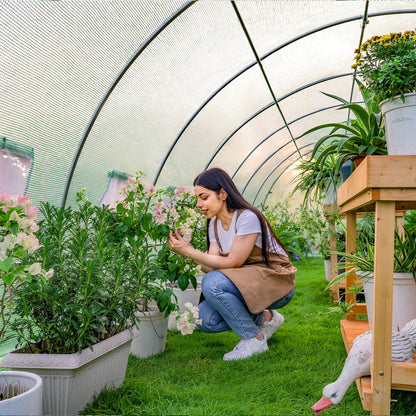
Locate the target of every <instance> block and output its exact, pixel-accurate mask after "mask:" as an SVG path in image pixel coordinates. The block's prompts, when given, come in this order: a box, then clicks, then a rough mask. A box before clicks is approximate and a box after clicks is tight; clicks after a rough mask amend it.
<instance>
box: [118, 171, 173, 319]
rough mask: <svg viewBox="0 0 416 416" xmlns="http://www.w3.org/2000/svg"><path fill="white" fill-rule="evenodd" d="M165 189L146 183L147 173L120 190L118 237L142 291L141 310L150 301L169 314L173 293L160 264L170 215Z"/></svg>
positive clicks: (129, 181)
mask: <svg viewBox="0 0 416 416" xmlns="http://www.w3.org/2000/svg"><path fill="white" fill-rule="evenodd" d="M165 197H166V194H165V191H164V190H163V189H156V188H155V186H153V185H148V184H146V181H145V177H144V174H143V173H142V172H137V173H136V176H135V177H129V178H128V180H127V184H126V185H125V186H122V187H121V198H120V200H119V201H118V203H117V206H116V211H117V215H118V218H119V227H118V234H119V235H120V238H122V239H123V240H124V241H125V243H126V245H127V247H128V249H129V250H130V254H131V255H130V256H129V259H128V264H129V267H130V270H131V274H132V275H133V276H134V279H136V281H137V284H138V286H140V287H141V288H142V291H141V292H140V293H139V296H138V298H139V299H140V302H141V309H143V310H148V308H149V305H150V303H151V302H153V301H154V302H156V304H157V307H158V309H159V310H160V311H161V312H165V313H166V315H168V314H169V313H170V312H171V311H173V310H174V308H175V305H174V304H173V303H172V302H171V297H172V294H173V291H172V289H171V288H168V287H166V286H165V285H164V283H165V280H166V279H165V274H164V271H163V270H162V268H161V265H160V263H159V262H158V253H159V251H160V250H161V247H163V246H164V244H166V240H167V237H168V235H169V226H168V224H167V216H166V214H165V212H164V211H163V206H164V199H165Z"/></svg>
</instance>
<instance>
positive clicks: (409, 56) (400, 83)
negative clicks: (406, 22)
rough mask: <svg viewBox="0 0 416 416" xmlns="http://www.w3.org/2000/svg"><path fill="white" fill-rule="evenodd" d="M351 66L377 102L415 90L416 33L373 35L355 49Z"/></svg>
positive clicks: (410, 31) (402, 96) (402, 95)
mask: <svg viewBox="0 0 416 416" xmlns="http://www.w3.org/2000/svg"><path fill="white" fill-rule="evenodd" d="M355 53H356V55H355V58H354V60H355V63H354V64H353V65H352V67H353V68H358V69H359V70H360V75H361V77H362V79H363V81H364V83H365V84H366V85H367V87H368V89H369V90H370V91H371V92H372V93H373V94H374V99H375V101H376V102H377V103H380V102H382V101H383V100H386V99H391V98H393V97H395V96H397V95H399V96H400V97H401V99H402V100H403V101H404V95H405V94H407V93H411V92H414V91H416V33H415V31H413V30H407V31H405V32H403V33H401V32H398V33H390V34H386V35H382V36H373V37H372V38H371V39H368V40H367V41H365V42H364V43H363V44H362V45H361V46H360V48H359V49H357V50H356V51H355Z"/></svg>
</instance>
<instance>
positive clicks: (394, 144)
mask: <svg viewBox="0 0 416 416" xmlns="http://www.w3.org/2000/svg"><path fill="white" fill-rule="evenodd" d="M404 97H405V102H404V103H403V101H402V100H401V98H400V96H397V97H395V98H393V99H391V100H384V101H382V102H381V103H380V110H381V113H382V114H383V117H384V123H385V126H386V142H387V153H388V154H389V155H416V93H410V94H405V95H404Z"/></svg>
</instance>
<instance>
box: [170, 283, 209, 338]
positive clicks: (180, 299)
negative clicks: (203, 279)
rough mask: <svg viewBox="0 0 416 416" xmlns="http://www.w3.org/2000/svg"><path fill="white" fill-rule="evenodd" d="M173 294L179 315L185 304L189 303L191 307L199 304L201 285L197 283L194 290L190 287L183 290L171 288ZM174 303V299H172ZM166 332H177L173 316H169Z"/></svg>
mask: <svg viewBox="0 0 416 416" xmlns="http://www.w3.org/2000/svg"><path fill="white" fill-rule="evenodd" d="M172 290H173V294H174V295H175V296H176V304H177V305H178V307H179V313H182V312H184V311H185V303H187V302H190V303H192V305H198V304H199V298H200V297H201V291H202V290H201V283H200V282H198V283H197V287H196V289H194V287H193V286H192V285H190V287H188V288H187V289H185V290H182V289H180V288H179V287H173V288H172ZM172 300H173V301H175V299H172ZM168 330H169V331H172V332H178V329H177V327H176V318H175V317H174V316H173V315H169V322H168Z"/></svg>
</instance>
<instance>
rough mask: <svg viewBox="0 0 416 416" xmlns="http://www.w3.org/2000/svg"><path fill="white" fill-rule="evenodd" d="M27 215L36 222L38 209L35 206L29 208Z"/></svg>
mask: <svg viewBox="0 0 416 416" xmlns="http://www.w3.org/2000/svg"><path fill="white" fill-rule="evenodd" d="M26 215H27V216H28V217H29V218H30V219H31V220H33V221H34V220H36V217H37V216H38V209H37V208H35V207H34V206H31V207H29V208H28V209H27V210H26Z"/></svg>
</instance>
